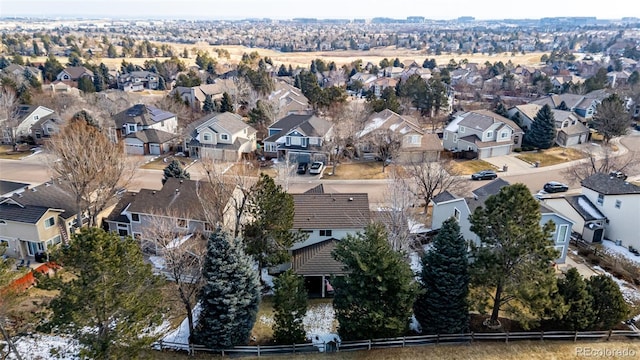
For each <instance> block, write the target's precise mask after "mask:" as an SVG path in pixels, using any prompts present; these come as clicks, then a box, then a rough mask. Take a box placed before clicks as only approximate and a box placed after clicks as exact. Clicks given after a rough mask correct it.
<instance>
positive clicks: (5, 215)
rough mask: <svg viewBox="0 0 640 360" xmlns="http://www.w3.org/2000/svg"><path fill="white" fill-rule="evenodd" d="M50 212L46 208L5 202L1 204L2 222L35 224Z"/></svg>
mask: <svg viewBox="0 0 640 360" xmlns="http://www.w3.org/2000/svg"><path fill="white" fill-rule="evenodd" d="M48 210H49V208H48V207H45V206H20V205H17V204H13V203H8V202H4V203H1V204H0V220H7V221H15V222H21V223H27V224H35V223H37V222H38V220H40V218H41V217H42V216H44V214H45V213H46V212H47V211H48Z"/></svg>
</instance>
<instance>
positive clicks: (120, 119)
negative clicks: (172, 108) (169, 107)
mask: <svg viewBox="0 0 640 360" xmlns="http://www.w3.org/2000/svg"><path fill="white" fill-rule="evenodd" d="M174 116H176V115H175V114H173V113H171V112H168V111H164V110H162V109H159V108H157V107H155V106H151V105H144V104H136V105H134V106H132V107H130V108H128V109H126V110H124V111H121V112H119V113H117V114H115V115H114V116H113V120H114V121H115V123H116V126H117V127H122V126H123V125H124V124H127V123H129V124H132V123H135V124H142V125H146V126H149V125H153V124H156V123H158V122H162V121H164V120H167V119H170V118H172V117H174Z"/></svg>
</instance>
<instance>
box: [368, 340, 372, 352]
mask: <svg viewBox="0 0 640 360" xmlns="http://www.w3.org/2000/svg"><path fill="white" fill-rule="evenodd" d="M368 350H371V339H369V349H368Z"/></svg>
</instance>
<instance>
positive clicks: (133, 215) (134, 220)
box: [131, 213, 140, 222]
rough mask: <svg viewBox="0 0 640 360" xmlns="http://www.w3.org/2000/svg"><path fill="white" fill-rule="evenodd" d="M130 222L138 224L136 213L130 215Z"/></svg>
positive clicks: (138, 215)
mask: <svg viewBox="0 0 640 360" xmlns="http://www.w3.org/2000/svg"><path fill="white" fill-rule="evenodd" d="M131 221H133V222H140V214H137V213H131Z"/></svg>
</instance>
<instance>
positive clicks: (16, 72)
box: [2, 64, 42, 83]
mask: <svg viewBox="0 0 640 360" xmlns="http://www.w3.org/2000/svg"><path fill="white" fill-rule="evenodd" d="M2 73H4V74H11V75H13V76H15V77H17V78H22V79H24V78H25V77H26V76H25V75H26V74H27V73H28V74H29V75H27V76H31V77H34V78H36V79H38V81H40V82H41V83H42V70H40V69H38V68H37V67H34V66H24V65H19V64H9V66H7V67H5V68H4V69H2Z"/></svg>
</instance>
